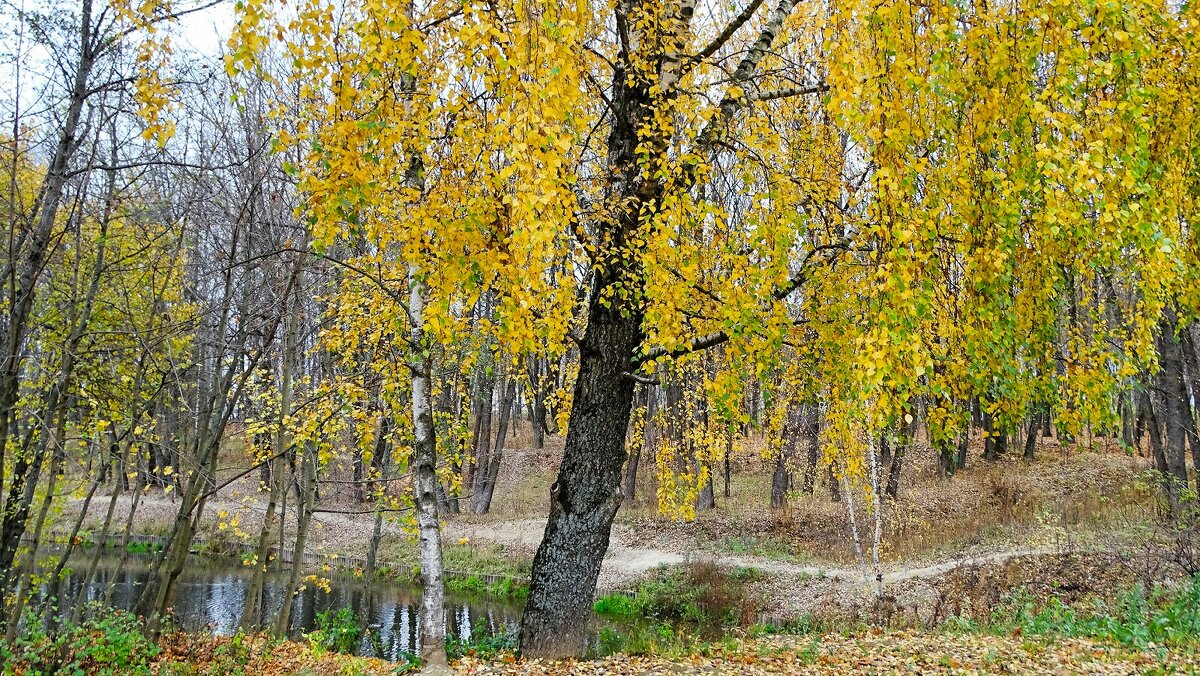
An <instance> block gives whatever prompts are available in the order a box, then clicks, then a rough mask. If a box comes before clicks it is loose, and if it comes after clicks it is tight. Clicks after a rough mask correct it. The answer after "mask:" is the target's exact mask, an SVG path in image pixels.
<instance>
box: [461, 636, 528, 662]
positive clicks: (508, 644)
mask: <svg viewBox="0 0 1200 676" xmlns="http://www.w3.org/2000/svg"><path fill="white" fill-rule="evenodd" d="M516 649H517V634H516V632H515V631H509V630H508V628H505V629H504V630H503V631H501V632H500V633H498V634H496V635H494V636H487V635H484V634H478V635H475V636H471V637H470V638H465V639H464V638H460V637H458V636H452V635H451V636H447V637H446V657H448V658H450V659H452V660H457V659H459V658H461V657H465V656H467V655H470V656H472V657H478V658H479V659H483V660H490V659H493V658H495V657H497V656H499V655H500V654H502V653H512V652H515V651H516Z"/></svg>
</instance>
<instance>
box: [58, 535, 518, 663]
mask: <svg viewBox="0 0 1200 676" xmlns="http://www.w3.org/2000/svg"><path fill="white" fill-rule="evenodd" d="M118 564H119V559H118V557H116V556H107V555H106V556H103V557H102V558H101V560H100V565H99V566H98V567H97V569H96V574H95V575H94V577H93V578H92V581H91V582H90V583H89V584H88V585H87V588H86V589H85V588H83V586H84V585H83V575H82V572H81V571H84V570H86V569H87V565H88V559H87V555H86V554H85V555H80V556H76V557H72V559H71V560H70V562H69V568H70V570H71V572H70V574H69V575H67V576H66V578H65V579H64V580H63V583H62V585H61V587H60V602H59V604H58V607H59V608H61V609H64V611H63V612H64V614H69V613H70V610H71V609H72V608H74V606H75V604H76V603H85V604H86V603H90V602H98V601H101V600H102V599H103V598H104V595H105V592H106V590H107V589H108V586H109V585H110V584H111V585H113V592H112V602H111V605H112V606H113V607H116V608H121V609H124V610H130V609H132V608H133V607H134V605H135V604H136V603H137V600H138V596H139V595H140V594H141V590H142V588H143V586H144V585H145V584H146V581H147V579H148V577H149V567H150V558H149V557H145V556H131V557H130V558H129V560H128V561H127V562H126V565H125V567H124V569H123V570H118ZM326 575H327V576H330V590H329V591H328V592H326V591H323V590H321V589H317V588H315V587H314V586H313V585H307V586H306V588H305V589H303V590H302V591H300V592H299V593H298V594H297V595H296V598H295V601H294V602H293V604H292V624H291V628H290V634H291V636H292V638H300V637H301V634H302V633H304V632H309V631H312V630H314V629H316V628H317V622H316V616H317V614H318V613H320V612H323V611H326V610H335V611H336V610H339V609H341V608H350V609H352V610H353V611H354V614H355V615H356V616H357V617H359V618H360V619H361V620H364V621H365V622H366V623H367V624H368V626H370V627H371V628H372V629H373V630H375V631H376V632H377V637H378V639H379V640H378V642H376V643H375V644H374V645H373V642H372V639H371V637H370V636H368V635H365V634H364V636H363V637H362V640H361V641H360V643H359V646H358V653H359V654H361V655H375V656H379V657H384V658H386V659H392V660H395V659H397V658H398V657H399V655H400V653H401V652H403V651H409V652H417V651H418V649H419V648H420V644H419V639H418V635H419V632H418V629H419V615H420V613H419V606H420V602H421V590H420V588H419V587H417V586H414V585H402V584H396V583H387V582H368V581H366V580H364V579H362V578H355V577H353V576H348V575H347V576H340V575H333V574H332V573H327V574H326ZM250 583H251V572H250V571H249V569H247V568H245V567H243V566H239V565H236V564H232V563H230V562H228V561H222V560H219V559H212V558H208V557H201V556H192V557H191V559H190V561H189V565H188V566H187V568H185V569H184V571H183V574H182V575H181V576H180V579H179V582H178V583H177V591H176V594H175V606H174V609H175V619H176V622H177V623H178V624H179V626H180V627H182V628H183V629H185V630H188V631H209V632H212V633H214V634H218V635H230V634H233V633H235V632H236V631H237V630H238V625H239V623H240V621H241V616H242V608H243V605H244V603H245V599H246V593H247V588H248V587H249V585H250ZM286 586H287V576H286V573H283V574H280V573H275V572H272V573H270V574H269V575H268V577H267V580H266V583H265V585H264V588H263V608H264V609H265V616H266V617H268V618H269V617H273V616H274V614H275V612H276V610H277V609H278V608H279V607H280V605H281V604H282V601H283V591H284V589H285V588H286ZM42 593H43V594H49V593H50V590H49V588H48V587H44V588H43V590H42ZM520 614H521V608H520V606H519V605H516V604H511V603H503V602H499V601H496V600H493V599H488V598H481V597H474V596H472V597H465V598H464V597H458V596H452V595H449V594H448V595H447V598H446V632H447V634H449V635H451V636H458V637H460V638H463V639H470V638H472V637H477V636H481V635H483V636H494V635H497V634H499V633H502V632H505V631H511V630H512V628H515V627H516V626H517V624H518V623H519V621H520Z"/></svg>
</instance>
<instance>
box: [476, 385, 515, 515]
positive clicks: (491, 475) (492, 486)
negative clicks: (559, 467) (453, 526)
mask: <svg viewBox="0 0 1200 676" xmlns="http://www.w3.org/2000/svg"><path fill="white" fill-rule="evenodd" d="M502 391H503V394H502V395H501V396H500V421H499V425H498V426H497V429H496V443H495V444H494V446H493V448H492V457H491V459H490V460H489V461H488V464H487V474H486V475H485V476H484V479H483V483H482V486H481V487H480V490H479V501H478V502H477V503H476V504H475V513H476V514H487V513H488V512H489V511H490V510H491V509H492V496H493V495H494V494H495V492H496V478H497V477H498V476H500V461H501V460H502V459H503V458H504V444H505V442H507V441H508V426H509V424H510V423H511V421H512V418H513V416H512V412H513V408H514V403H513V402H514V400H515V399H516V396H517V380H516V378H509V379H508V381H507V383H506V384H505V386H504V387H503V390H502Z"/></svg>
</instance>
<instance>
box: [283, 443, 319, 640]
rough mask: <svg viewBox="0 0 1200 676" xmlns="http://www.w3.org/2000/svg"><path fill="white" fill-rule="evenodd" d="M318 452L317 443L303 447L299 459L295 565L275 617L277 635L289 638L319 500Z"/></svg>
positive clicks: (293, 562)
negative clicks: (313, 518)
mask: <svg viewBox="0 0 1200 676" xmlns="http://www.w3.org/2000/svg"><path fill="white" fill-rule="evenodd" d="M317 462H318V458H317V448H316V444H315V442H308V443H306V444H304V453H303V454H302V455H301V458H300V474H301V476H302V477H303V481H302V487H301V491H300V504H298V505H296V510H297V511H296V540H295V542H294V543H293V544H292V565H291V568H289V570H288V583H287V586H286V587H284V588H283V605H281V606H280V607H279V614H278V615H276V616H275V635H276V636H287V634H288V628H289V627H290V626H291V620H292V603H293V601H295V599H296V594H298V593H299V588H300V573H301V572H303V570H304V550H305V549H306V547H307V545H308V530H309V527H310V526H311V525H312V515H313V508H314V506H315V503H316V498H317Z"/></svg>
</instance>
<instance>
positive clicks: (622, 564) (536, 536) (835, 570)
mask: <svg viewBox="0 0 1200 676" xmlns="http://www.w3.org/2000/svg"><path fill="white" fill-rule="evenodd" d="M545 527H546V521H545V519H523V520H519V521H504V522H492V523H488V522H478V523H464V522H452V523H450V524H447V527H446V534H447V536H450V537H466V538H468V539H469V540H470V541H472V542H478V543H492V544H498V545H501V546H503V547H504V548H505V549H506V550H516V551H521V552H524V553H528V554H532V553H533V552H534V551H536V549H537V546H538V543H539V542H541V539H542V532H543V530H544V529H545ZM626 529H627V527H626V526H623V525H622V524H614V525H613V533H612V539H611V544H610V546H609V549H608V553H607V554H606V555H605V557H604V563H603V565H602V566H601V569H600V585H599V586H600V588H601V589H602V590H611V589H614V588H617V587H620V586H621V585H624V584H628V583H630V582H632V581H633V580H635V579H636V578H638V577H641V576H642V575H645V574H646V573H648V572H649V571H651V570H653V569H654V568H657V567H659V566H673V565H679V564H682V563H687V562H688V561H695V560H705V561H712V562H714V563H718V564H720V565H722V566H728V567H744V568H757V569H759V570H761V571H764V572H766V573H769V574H771V575H776V576H782V577H789V578H805V579H807V578H818V579H830V580H833V581H835V582H841V583H844V584H845V585H847V586H851V587H855V586H863V585H865V584H867V583H868V581H870V580H871V579H872V578H873V577H874V573H873V572H871V571H868V572H867V573H866V575H864V572H863V570H862V569H860V568H857V567H855V568H846V567H837V566H823V565H817V564H800V563H793V562H790V561H780V560H776V559H768V558H764V557H759V556H748V555H736V554H713V553H712V552H706V551H701V550H695V551H684V552H679V551H668V550H664V549H655V548H650V547H637V546H628V545H626V544H624V543H626V542H629V541H630V540H631V538H630V537H628V533H627V532H626ZM1054 551H1055V550H1052V549H1044V548H1043V549H1028V548H1016V549H1007V550H1002V551H997V552H992V553H988V554H981V555H977V556H971V557H964V558H956V559H950V560H947V561H942V562H938V563H933V564H919V563H901V564H889V565H885V566H883V567H882V571H881V572H882V573H883V583H884V584H885V585H891V584H896V583H899V582H904V581H907V580H914V579H932V578H937V577H940V576H942V575H945V574H947V573H949V572H952V571H954V570H956V569H958V568H965V567H970V566H979V565H986V564H997V563H1004V562H1005V561H1008V560H1010V559H1015V558H1021V557H1024V556H1037V555H1041V554H1050V553H1053V552H1054Z"/></svg>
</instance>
